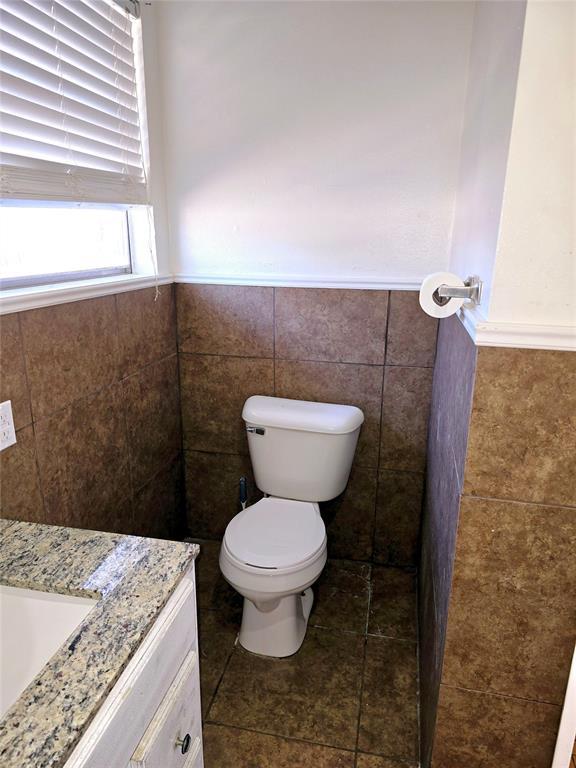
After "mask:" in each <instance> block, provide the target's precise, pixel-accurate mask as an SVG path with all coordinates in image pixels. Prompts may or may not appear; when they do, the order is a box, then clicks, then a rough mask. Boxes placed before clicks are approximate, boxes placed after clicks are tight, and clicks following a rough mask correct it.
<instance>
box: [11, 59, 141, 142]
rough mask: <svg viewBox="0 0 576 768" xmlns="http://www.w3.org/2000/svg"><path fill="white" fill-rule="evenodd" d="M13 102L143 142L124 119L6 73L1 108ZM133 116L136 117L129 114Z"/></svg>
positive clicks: (133, 124)
mask: <svg viewBox="0 0 576 768" xmlns="http://www.w3.org/2000/svg"><path fill="white" fill-rule="evenodd" d="M11 98H17V99H19V100H20V101H23V102H26V103H27V104H29V105H30V106H31V107H34V106H37V107H38V108H40V109H41V108H42V107H46V108H48V109H52V110H55V111H57V112H59V113H64V114H66V115H69V116H70V117H77V118H78V119H80V120H85V121H87V122H89V123H91V124H93V125H94V126H95V127H98V126H100V127H102V128H107V129H109V130H111V131H118V132H119V133H121V134H122V135H124V136H127V137H129V138H131V139H136V140H138V141H139V140H140V131H139V128H138V124H137V123H134V122H129V121H128V120H126V119H122V118H121V117H119V116H117V115H110V114H108V113H107V112H104V111H103V110H101V109H95V108H93V107H91V106H89V105H87V104H85V103H84V102H82V101H76V100H74V99H73V98H72V97H71V96H65V95H63V94H59V93H55V92H54V91H53V90H50V89H48V88H42V86H40V85H35V84H34V83H31V82H29V81H27V80H22V79H21V78H19V77H15V76H14V75H8V74H6V73H4V74H3V76H2V92H1V93H0V108H1V109H2V110H3V109H4V108H5V104H9V103H10V99H11ZM130 114H131V116H132V115H133V113H130Z"/></svg>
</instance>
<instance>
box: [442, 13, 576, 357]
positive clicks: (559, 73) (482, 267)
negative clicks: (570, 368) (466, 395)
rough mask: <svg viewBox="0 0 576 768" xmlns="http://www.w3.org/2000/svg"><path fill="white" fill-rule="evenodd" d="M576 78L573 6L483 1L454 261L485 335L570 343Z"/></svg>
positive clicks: (485, 339) (508, 341)
mask: <svg viewBox="0 0 576 768" xmlns="http://www.w3.org/2000/svg"><path fill="white" fill-rule="evenodd" d="M575 78H576V5H575V4H574V3H572V2H563V1H560V2H557V1H555V0H547V2H541V1H540V0H529V2H528V3H527V4H526V3H523V2H501V3H488V2H486V3H482V2H481V3H478V4H477V10H476V15H475V19H474V31H473V43H472V55H471V60H470V80H469V86H468V93H467V101H466V117H465V122H464V132H463V139H462V159H461V168H460V178H459V183H458V195H457V204H456V217H455V227H454V238H453V243H452V255H451V262H450V266H451V269H452V270H453V271H455V272H458V273H459V274H460V275H462V276H465V275H468V274H479V275H480V277H481V278H482V279H483V281H484V297H483V300H482V304H481V306H480V307H479V309H478V310H477V311H475V312H474V313H473V316H472V320H470V328H471V332H472V333H473V335H475V338H476V340H477V343H486V344H503V345H506V346H524V345H525V346H536V347H545V348H546V347H550V348H559V349H570V348H573V347H574V339H575V336H574V334H573V332H572V331H571V330H570V329H571V327H572V328H574V327H576V254H575V251H574V238H575V228H576V197H575V177H576V81H575ZM464 314H465V316H466V315H467V314H468V313H467V312H465V313H464ZM464 319H465V322H467V323H468V320H467V318H466V317H465V318H464Z"/></svg>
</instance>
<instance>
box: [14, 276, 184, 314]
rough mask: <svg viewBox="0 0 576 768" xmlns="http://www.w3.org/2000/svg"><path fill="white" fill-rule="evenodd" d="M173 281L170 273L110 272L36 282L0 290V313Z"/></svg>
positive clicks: (65, 302) (90, 297) (134, 289)
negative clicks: (60, 281)
mask: <svg viewBox="0 0 576 768" xmlns="http://www.w3.org/2000/svg"><path fill="white" fill-rule="evenodd" d="M172 282H174V278H173V277H172V275H158V276H157V277H156V276H154V275H114V276H113V277H101V278H93V279H91V280H77V281H74V282H68V283H53V284H52V285H37V286H33V287H28V288H12V289H11V290H7V291H0V315H7V314H9V313H10V312H23V311H25V310H27V309H37V308H38V307H49V306H51V305H53V304H67V303H69V302H71V301H81V300H82V299H93V298H96V297H98V296H108V295H109V294H111V293H123V292H124V291H136V290H139V289H140V288H150V287H153V286H155V285H166V283H172Z"/></svg>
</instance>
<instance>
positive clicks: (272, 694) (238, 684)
mask: <svg viewBox="0 0 576 768" xmlns="http://www.w3.org/2000/svg"><path fill="white" fill-rule="evenodd" d="M199 543H200V544H201V546H202V551H201V554H200V557H199V558H198V561H197V570H196V573H197V580H198V606H199V630H200V664H201V667H200V672H201V682H202V709H203V716H204V749H205V766H206V768H229V767H230V766H234V768H301V767H302V768H308V767H309V766H314V767H315V768H415V767H416V766H417V765H418V708H417V695H418V694H417V691H418V681H417V660H416V652H417V648H416V584H415V581H416V579H415V576H414V575H413V574H411V573H408V572H405V571H401V570H398V569H393V568H385V567H381V566H371V565H369V564H367V563H360V562H352V561H348V560H331V561H329V562H328V564H327V566H326V569H325V571H324V573H323V575H322V577H321V580H320V581H319V582H318V583H317V585H316V587H315V595H316V600H315V605H314V609H313V611H312V614H311V617H310V624H309V629H308V632H307V635H306V639H305V641H304V644H303V646H302V648H301V649H300V651H299V652H298V653H297V654H296V655H295V656H292V657H290V658H288V659H267V658H263V657H260V656H255V655H253V654H249V653H247V652H246V651H244V650H243V649H242V648H241V647H240V646H239V645H238V644H237V643H236V636H237V632H238V628H239V623H240V617H241V610H242V603H241V599H240V598H239V596H238V595H237V594H236V593H235V592H234V591H233V590H232V589H231V588H230V587H229V586H228V585H227V584H226V582H225V581H224V580H223V579H222V577H221V575H220V571H219V568H218V551H219V543H218V542H215V541H204V542H203V541H199Z"/></svg>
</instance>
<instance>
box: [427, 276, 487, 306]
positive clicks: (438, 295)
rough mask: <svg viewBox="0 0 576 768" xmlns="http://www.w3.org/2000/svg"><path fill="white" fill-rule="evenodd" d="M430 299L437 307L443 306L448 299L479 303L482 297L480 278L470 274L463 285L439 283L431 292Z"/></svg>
mask: <svg viewBox="0 0 576 768" xmlns="http://www.w3.org/2000/svg"><path fill="white" fill-rule="evenodd" d="M432 299H433V300H434V302H435V303H436V304H438V306H439V307H444V306H446V304H448V302H449V301H450V299H468V301H471V302H472V303H473V304H480V301H481V299H482V280H480V278H479V277H478V275H472V276H471V277H467V278H466V280H464V286H463V287H461V286H457V285H439V286H438V288H436V290H435V291H434V293H433V294H432Z"/></svg>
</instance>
